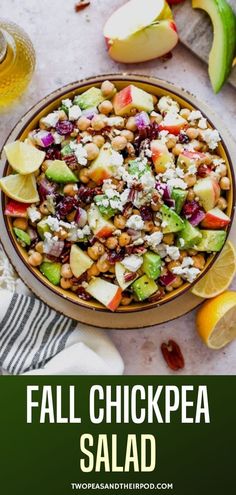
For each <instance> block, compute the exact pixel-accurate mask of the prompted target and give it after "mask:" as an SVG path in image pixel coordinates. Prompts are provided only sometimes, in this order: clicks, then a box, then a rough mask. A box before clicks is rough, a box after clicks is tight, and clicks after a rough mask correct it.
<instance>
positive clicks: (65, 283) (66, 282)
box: [60, 277, 73, 289]
mask: <svg viewBox="0 0 236 495" xmlns="http://www.w3.org/2000/svg"><path fill="white" fill-rule="evenodd" d="M72 285H73V282H72V280H70V279H69V278H63V277H62V278H61V280H60V286H61V288H62V289H71V287H72Z"/></svg>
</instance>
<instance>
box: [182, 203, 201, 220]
mask: <svg viewBox="0 0 236 495" xmlns="http://www.w3.org/2000/svg"><path fill="white" fill-rule="evenodd" d="M198 210H199V204H198V203H197V202H196V201H186V203H185V205H184V206H183V209H182V213H183V214H184V216H185V217H186V218H188V217H191V216H192V215H193V214H194V213H196V212H197V211H198Z"/></svg>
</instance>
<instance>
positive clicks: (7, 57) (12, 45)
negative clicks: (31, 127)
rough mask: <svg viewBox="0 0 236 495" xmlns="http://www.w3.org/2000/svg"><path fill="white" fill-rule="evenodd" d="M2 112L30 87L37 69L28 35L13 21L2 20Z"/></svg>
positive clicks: (0, 91) (0, 48) (0, 37)
mask: <svg viewBox="0 0 236 495" xmlns="http://www.w3.org/2000/svg"><path fill="white" fill-rule="evenodd" d="M0 33H1V36H0V110H3V109H6V108H7V107H8V106H9V105H10V104H11V103H12V102H13V101H14V100H15V99H16V98H17V97H19V96H20V95H21V94H22V93H23V92H24V91H25V89H26V87H27V86H28V84H29V82H30V80H31V77H32V74H33V72H34V68H35V51H34V47H33V45H32V43H31V40H30V38H29V37H28V35H27V34H26V33H25V32H24V31H23V29H21V28H20V27H19V26H17V25H16V24H14V23H13V22H11V21H7V20H1V19H0Z"/></svg>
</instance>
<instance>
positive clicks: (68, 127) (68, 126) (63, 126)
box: [56, 120, 74, 136]
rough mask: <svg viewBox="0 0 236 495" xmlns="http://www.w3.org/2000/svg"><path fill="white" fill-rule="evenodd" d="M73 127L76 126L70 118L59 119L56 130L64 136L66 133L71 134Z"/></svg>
mask: <svg viewBox="0 0 236 495" xmlns="http://www.w3.org/2000/svg"><path fill="white" fill-rule="evenodd" d="M73 129H74V126H73V124H72V122H70V121H69V120H59V121H58V122H57V124H56V131H57V132H58V134H60V135H61V136H64V135H66V134H71V132H72V131H73Z"/></svg>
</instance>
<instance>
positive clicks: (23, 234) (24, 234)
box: [13, 227, 31, 246]
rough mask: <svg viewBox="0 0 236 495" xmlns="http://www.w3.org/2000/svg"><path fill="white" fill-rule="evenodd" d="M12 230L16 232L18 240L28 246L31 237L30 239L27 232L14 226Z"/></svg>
mask: <svg viewBox="0 0 236 495" xmlns="http://www.w3.org/2000/svg"><path fill="white" fill-rule="evenodd" d="M13 230H14V232H15V234H16V237H17V239H19V241H21V242H22V243H23V244H24V245H26V246H30V244H31V239H30V236H29V234H27V232H25V231H24V230H21V229H17V228H16V227H14V229H13Z"/></svg>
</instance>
